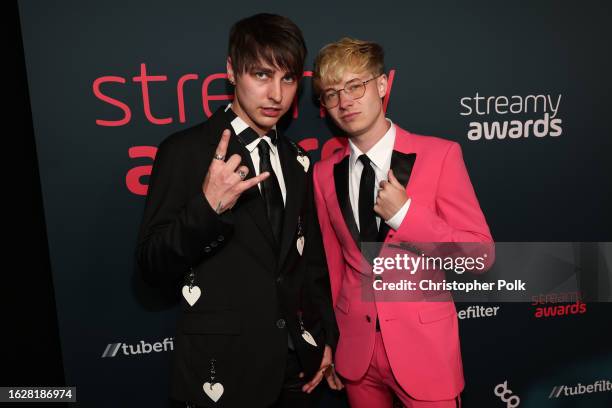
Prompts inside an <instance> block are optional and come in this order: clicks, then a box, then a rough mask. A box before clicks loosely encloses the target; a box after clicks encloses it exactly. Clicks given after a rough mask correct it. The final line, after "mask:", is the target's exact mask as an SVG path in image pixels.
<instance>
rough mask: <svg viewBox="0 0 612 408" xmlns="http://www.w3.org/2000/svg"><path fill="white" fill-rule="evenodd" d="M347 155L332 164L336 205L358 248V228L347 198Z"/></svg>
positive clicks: (359, 241)
mask: <svg viewBox="0 0 612 408" xmlns="http://www.w3.org/2000/svg"><path fill="white" fill-rule="evenodd" d="M349 157H350V155H346V156H344V158H343V159H342V160H341V161H339V162H338V163H336V164H335V165H334V184H335V186H336V198H337V199H338V205H339V206H340V211H342V217H343V218H344V222H345V223H346V226H347V228H348V230H349V232H350V233H351V236H352V237H353V241H354V242H355V245H357V248H360V244H361V240H360V239H359V230H358V229H357V223H356V222H355V217H354V216H353V208H352V207H351V200H350V199H349Z"/></svg>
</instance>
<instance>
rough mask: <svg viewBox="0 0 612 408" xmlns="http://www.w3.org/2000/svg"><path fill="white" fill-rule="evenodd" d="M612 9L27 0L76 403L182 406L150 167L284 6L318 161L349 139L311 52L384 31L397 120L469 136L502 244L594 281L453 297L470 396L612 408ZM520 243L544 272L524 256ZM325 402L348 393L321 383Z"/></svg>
mask: <svg viewBox="0 0 612 408" xmlns="http://www.w3.org/2000/svg"><path fill="white" fill-rule="evenodd" d="M606 7H607V6H605V5H602V4H599V3H595V2H593V3H591V2H579V3H576V2H567V3H563V2H561V3H560V2H555V1H540V2H513V3H509V2H499V4H496V2H490V1H489V2H484V1H478V2H455V1H450V0H449V1H440V2H434V3H431V4H429V3H427V2H402V3H397V4H391V3H372V2H354V1H353V2H343V1H336V2H329V1H327V2H318V1H311V2H286V1H270V2H266V3H265V4H258V3H257V2H250V1H246V0H244V1H243V0H237V1H233V2H231V3H227V2H225V3H224V2H206V1H175V2H169V1H161V0H148V1H129V2H126V1H118V0H107V1H90V2H83V1H33V0H31V1H25V0H24V1H20V2H19V8H20V17H21V24H22V30H23V41H24V49H25V56H26V66H27V71H28V72H27V74H28V85H29V91H30V97H31V103H32V114H33V123H34V131H35V137H36V148H37V154H38V160H39V166H40V174H41V185H42V192H43V202H44V209H45V217H46V223H47V231H48V239H49V249H50V255H51V265H52V272H53V279H54V286H55V291H56V302H57V315H58V321H59V329H60V336H61V344H62V354H63V360H64V367H65V372H66V381H67V384H68V385H71V386H76V387H77V400H78V402H77V405H78V406H83V407H110V406H112V407H118V406H137V407H140V406H146V407H166V406H168V391H169V378H168V376H169V364H170V359H171V357H172V352H173V336H174V333H175V328H176V318H177V310H178V309H177V305H178V295H179V291H178V289H177V288H166V289H153V288H150V287H148V286H147V285H146V284H144V282H142V281H141V279H140V276H139V273H138V270H137V267H136V264H135V259H134V251H135V244H136V237H137V232H138V227H139V224H140V220H141V216H142V211H143V206H144V200H145V196H146V194H147V184H148V179H149V174H150V172H151V166H152V163H153V160H154V158H155V154H156V151H157V146H158V144H159V143H160V142H161V141H162V140H163V139H164V138H165V137H166V136H168V135H170V134H171V133H173V132H175V131H177V130H180V129H184V128H187V127H191V126H193V125H195V124H197V123H199V122H202V121H204V120H206V119H207V118H208V117H209V116H210V115H211V114H212V112H214V111H215V110H216V109H217V108H219V107H220V106H224V105H225V104H227V103H228V101H229V100H230V99H231V97H232V96H231V89H232V88H231V86H230V84H229V83H228V82H227V77H226V73H225V60H226V51H227V38H228V33H229V28H230V26H231V25H232V24H233V23H234V22H235V21H237V20H238V19H240V18H243V17H246V16H249V15H252V14H255V13H259V12H271V13H276V14H282V15H286V16H288V17H290V18H291V19H292V20H293V21H295V22H296V23H297V25H298V26H300V28H301V29H302V30H303V32H304V36H305V38H306V42H307V46H308V49H309V55H308V57H307V63H306V67H305V75H304V77H303V79H302V81H301V89H302V90H301V92H300V94H299V96H298V98H297V99H296V101H295V103H294V106H293V109H292V110H291V113H290V118H289V119H290V120H288V121H286V123H284V126H286V131H285V134H286V135H287V137H289V138H291V139H292V140H294V141H296V142H298V143H300V145H301V146H302V147H303V148H304V149H306V150H308V151H309V152H310V155H311V157H312V158H313V159H315V160H319V159H320V158H321V157H327V156H329V155H330V154H331V153H332V152H333V151H334V150H335V149H337V148H338V147H339V146H341V145H342V144H343V143H346V139H343V138H342V137H341V135H339V134H337V133H336V132H337V130H336V129H335V128H333V127H332V126H330V123H329V121H328V118H326V117H325V115H324V114H323V112H322V111H321V109H320V107H319V106H318V103H317V102H316V101H315V98H313V95H312V88H311V85H312V83H311V74H312V72H311V70H312V68H313V64H312V61H313V59H314V56H315V55H316V53H317V51H318V50H319V49H320V48H321V47H322V46H323V45H325V44H326V43H328V42H331V41H335V40H337V39H339V38H341V37H343V36H353V37H356V38H360V39H367V40H374V41H377V42H379V43H380V44H382V45H383V47H384V49H385V53H386V68H385V71H386V73H387V75H388V77H389V85H390V86H389V90H388V93H387V95H386V97H385V106H386V113H387V116H388V117H389V118H391V119H392V120H393V121H394V122H395V123H397V124H399V125H400V126H401V127H403V128H405V129H407V130H409V131H411V132H413V133H419V134H426V135H434V136H439V137H443V138H446V139H449V140H453V141H456V142H458V143H459V144H460V145H461V147H462V150H463V154H464V159H465V162H466V165H467V167H468V170H469V172H470V176H471V179H472V183H473V185H474V188H475V190H476V193H477V195H478V198H479V201H480V204H481V207H482V209H483V212H484V214H485V215H486V217H487V220H488V222H489V225H490V227H491V231H492V234H493V237H494V238H495V239H496V241H511V242H523V241H524V242H526V241H543V242H544V241H545V242H552V243H554V242H558V246H557V248H556V249H555V250H556V251H558V252H557V253H558V254H562V255H559V256H553V258H555V262H557V263H558V264H556V265H557V266H558V267H559V270H566V269H567V268H569V269H571V272H572V273H573V272H576V271H579V272H582V276H584V275H585V274H586V275H588V274H591V275H590V276H591V278H592V279H583V278H580V279H578V281H579V282H578V283H579V284H578V285H577V286H572V287H568V288H564V287H563V286H558V287H557V286H554V285H553V286H550V285H549V286H546V290H543V291H541V292H540V293H538V294H534V295H533V296H531V297H530V298H529V299H528V300H527V299H521V301H518V302H517V301H512V300H511V299H501V300H500V301H499V302H497V303H494V302H493V301H491V300H490V299H488V300H486V301H483V302H475V301H473V302H470V301H462V302H460V303H458V304H457V310H458V317H459V322H460V333H461V342H462V351H463V361H464V370H465V376H466V388H465V391H464V393H463V403H464V406H465V407H468V408H472V407H487V408H489V407H493V408H494V407H500V408H503V407H507V408H515V407H519V406H520V407H538V408H539V407H604V406H609V405H607V404H608V403H609V402H610V401H611V400H612V394H611V389H612V384H611V382H610V381H612V350H611V347H610V344H612V337H611V336H610V334H608V329H609V326H610V321H611V320H610V315H611V314H610V313H611V312H612V308H611V307H610V304H609V303H606V302H605V300H606V299H607V300H609V299H610V292H611V291H612V289H611V283H610V279H609V270H610V265H612V256H611V255H610V253H611V251H612V250H611V247H610V244H609V243H607V241H612V232H610V227H612V217H611V215H610V208H612V194H611V187H610V186H611V185H612V183H610V179H609V178H610V175H611V174H612V164H611V163H612V161H611V160H609V158H608V157H609V156H610V153H611V151H612V143H611V141H612V134H611V133H612V132H611V131H610V127H609V120H608V118H609V117H610V115H609V111H610V109H611V108H612V103H611V102H610V96H609V95H610V91H611V90H612V87H611V80H610V76H609V73H610V72H612V64H611V62H612V58H611V57H610V52H609V48H610V47H609V38H610V34H612V29H610V28H609V27H610V26H609V18H610V10H609V8H606ZM9 120H10V118H9ZM513 256H514V259H516V260H523V261H525V262H523V263H521V262H517V263H516V265H517V266H518V267H520V268H523V267H526V265H527V264H529V266H530V267H531V269H529V271H530V273H532V274H536V275H537V274H538V273H540V269H539V268H538V265H537V264H533V263H529V262H527V261H529V260H530V259H531V258H530V257H529V256H527V255H525V254H524V253H522V252H520V251H518V252H517V253H515V254H514V255H513ZM551 259H552V258H551ZM548 267H550V264H549V265H548ZM589 271H596V272H589ZM572 273H570V275H571V274H572ZM578 275H580V274H578ZM568 276H569V275H568ZM24 279H26V283H27V284H28V285H35V284H36V282H28V281H27V274H26V276H24ZM585 291H586V292H588V293H589V294H590V295H592V297H591V298H590V299H592V300H593V301H591V302H589V301H588V300H589V299H587V300H585V297H584V294H585ZM596 300H599V302H598V301H596ZM40 341H45V339H44V338H41V339H40ZM322 406H326V407H346V406H347V402H346V398H345V397H344V395H343V394H342V393H340V394H338V393H334V392H331V391H328V392H327V393H326V396H325V400H324V401H323V403H322Z"/></svg>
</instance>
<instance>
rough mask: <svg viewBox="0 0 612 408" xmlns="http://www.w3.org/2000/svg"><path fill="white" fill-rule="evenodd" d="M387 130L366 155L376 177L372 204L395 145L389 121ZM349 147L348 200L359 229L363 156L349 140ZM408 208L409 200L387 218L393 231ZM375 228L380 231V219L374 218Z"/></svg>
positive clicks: (388, 165)
mask: <svg viewBox="0 0 612 408" xmlns="http://www.w3.org/2000/svg"><path fill="white" fill-rule="evenodd" d="M387 121H389V124H390V126H389V130H387V133H385V134H384V136H383V137H382V138H381V139H380V140H379V141H378V142H376V144H375V145H374V146H372V148H371V149H370V150H369V151H368V152H367V153H366V155H367V156H368V158H369V159H370V161H371V164H372V167H373V168H374V174H375V176H376V179H375V183H374V191H373V192H372V194H374V202H376V195H377V194H378V189H379V188H380V182H381V181H382V180H388V177H387V175H388V173H389V169H390V168H391V155H392V154H393V146H394V145H395V126H394V125H393V122H391V120H390V119H387ZM349 146H350V149H351V155H350V157H349V199H350V201H351V207H352V209H353V216H354V217H355V223H356V224H357V228H359V183H360V181H361V173H362V172H363V163H362V162H361V161H360V160H359V156H361V155H362V154H363V152H362V151H361V150H359V148H358V147H357V146H355V144H354V143H353V142H352V141H351V140H350V139H349ZM409 207H410V198H408V201H406V203H404V205H403V206H402V208H400V209H399V210H398V211H397V212H396V213H395V215H393V217H391V218H389V219H388V220H387V221H385V222H386V223H387V225H388V226H389V227H391V228H393V229H394V230H397V229H398V228H399V226H400V225H401V224H402V221H403V220H404V217H405V216H406V213H408V208H409ZM376 226H377V227H378V228H379V229H380V217H379V216H378V215H377V216H376Z"/></svg>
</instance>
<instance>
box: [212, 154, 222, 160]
mask: <svg viewBox="0 0 612 408" xmlns="http://www.w3.org/2000/svg"><path fill="white" fill-rule="evenodd" d="M214 159H215V160H225V156H223V155H222V154H215V156H214Z"/></svg>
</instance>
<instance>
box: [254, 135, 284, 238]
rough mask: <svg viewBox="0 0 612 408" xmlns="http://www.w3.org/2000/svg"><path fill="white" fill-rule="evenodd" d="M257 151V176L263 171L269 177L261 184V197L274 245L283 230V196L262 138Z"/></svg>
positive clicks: (266, 145)
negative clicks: (268, 174)
mask: <svg viewBox="0 0 612 408" xmlns="http://www.w3.org/2000/svg"><path fill="white" fill-rule="evenodd" d="M257 149H258V150H259V174H261V173H263V172H264V171H267V172H269V173H270V177H268V178H267V179H265V180H264V181H262V182H261V195H262V196H263V198H264V201H265V203H266V210H267V211H268V220H269V221H270V226H271V227H272V233H273V234H274V238H275V239H276V243H277V244H279V243H280V238H281V231H282V228H283V210H284V204H283V195H282V193H281V189H280V184H279V183H278V179H277V178H276V173H274V170H273V169H272V163H270V145H268V142H266V141H265V140H264V139H263V138H262V139H261V141H260V142H259V144H258V145H257Z"/></svg>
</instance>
